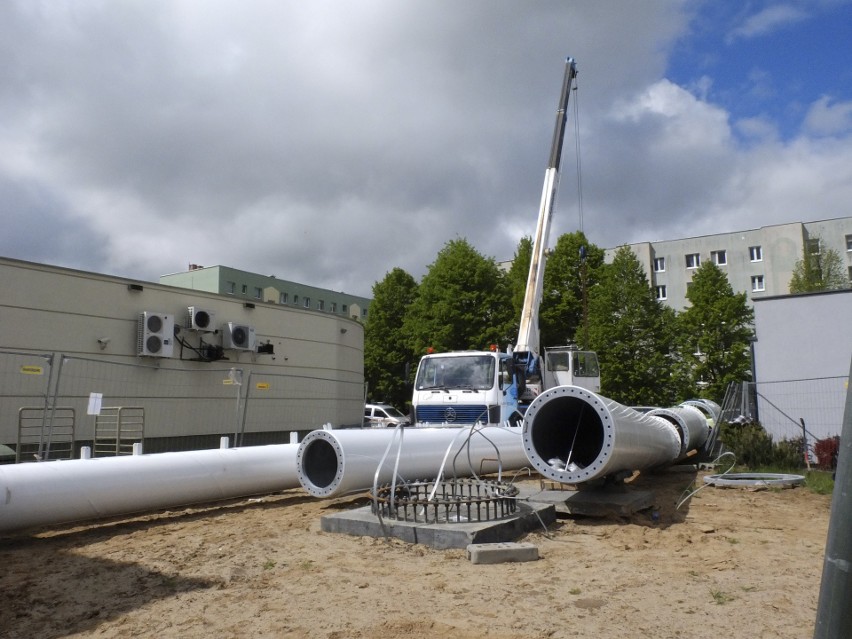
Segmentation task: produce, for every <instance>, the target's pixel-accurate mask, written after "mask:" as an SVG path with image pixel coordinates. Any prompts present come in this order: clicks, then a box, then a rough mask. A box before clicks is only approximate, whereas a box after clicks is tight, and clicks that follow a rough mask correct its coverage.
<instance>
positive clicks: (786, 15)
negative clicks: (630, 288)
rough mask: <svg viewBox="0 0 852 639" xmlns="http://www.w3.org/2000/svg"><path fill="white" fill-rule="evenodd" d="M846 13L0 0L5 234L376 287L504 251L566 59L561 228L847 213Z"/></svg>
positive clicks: (46, 253) (701, 230) (172, 268)
mask: <svg viewBox="0 0 852 639" xmlns="http://www.w3.org/2000/svg"><path fill="white" fill-rule="evenodd" d="M850 24H852V4H850V1H849V0H787V1H783V2H772V1H768V0H750V1H749V2H718V1H716V0H707V1H706V2H704V1H700V0H693V1H689V2H681V1H676V0H643V1H641V2H634V1H628V0H602V1H597V2H594V1H591V0H588V1H586V0H560V1H557V0H551V1H542V2H509V1H508V0H466V1H464V2H462V1H458V0H407V1H404V2H403V1H400V0H334V1H332V0H311V1H310V2H306V1H297V0H239V1H238V0H230V1H226V0H121V1H108V0H76V1H72V0H68V1H63V0H50V1H48V0H43V1H38V0H4V1H3V2H2V3H0V215H2V221H3V226H2V229H3V230H2V232H1V233H0V255H2V256H6V257H13V258H19V259H24V260H30V261H34V262H44V263H48V264H56V265H61V266H68V267H72V268H78V269H83V270H89V271H96V272H99V273H107V274H113V275H121V276H125V277H131V278H135V279H141V280H151V281H156V280H157V279H158V278H159V276H160V275H161V274H164V273H172V272H177V271H182V270H186V268H187V265H188V264H189V263H197V264H202V265H207V266H210V265H215V264H221V265H226V266H232V267H235V268H240V269H244V270H248V271H253V272H258V273H264V274H269V275H276V276H277V277H279V278H283V279H290V280H295V281H299V282H303V283H306V284H312V285H316V286H322V287H326V288H331V289H335V290H343V291H346V292H349V293H353V294H358V295H370V294H371V288H372V285H373V284H374V283H375V282H376V281H378V280H381V279H382V278H383V277H384V276H385V274H386V273H387V272H388V271H389V270H390V269H392V268H394V267H396V266H399V267H402V268H404V269H405V270H407V271H408V272H409V273H411V274H412V275H413V276H415V277H416V278H419V277H420V276H422V275H423V273H424V272H425V271H426V269H427V267H428V265H429V264H430V263H431V262H432V261H433V260H434V258H435V256H436V254H437V252H438V251H439V250H440V249H441V247H442V246H443V245H444V244H445V243H446V242H447V241H448V240H451V239H453V238H460V237H461V238H466V239H467V240H468V241H470V243H471V244H472V245H474V246H475V247H476V248H477V249H478V250H479V251H480V252H481V253H483V254H485V255H489V256H492V257H495V258H496V259H498V260H504V259H511V257H512V255H513V253H514V249H515V247H516V245H517V242H518V240H519V239H520V238H521V236H523V235H531V234H532V232H533V230H534V226H535V221H536V216H537V214H538V205H539V197H540V194H541V186H542V181H543V178H544V169H545V165H546V162H547V158H548V155H549V150H550V148H549V147H550V140H551V135H552V131H553V124H554V112H555V108H556V103H557V100H558V97H559V89H560V87H561V82H562V76H563V71H564V60H565V58H566V56H569V55H570V56H573V57H574V58H575V59H576V60H577V66H578V69H579V78H578V91H577V92H576V94H575V95H574V96H573V97H572V104H571V106H570V107H569V110H570V116H569V134H568V137H567V138H566V143H565V155H564V159H563V165H562V181H561V187H560V191H559V201H558V205H557V209H556V213H555V219H554V228H553V230H552V233H551V240H554V239H555V237H556V236H557V235H558V234H561V233H564V232H570V231H574V230H577V229H580V228H582V230H583V231H585V233H586V234H587V235H588V237H589V239H590V240H591V241H592V242H594V243H595V244H597V245H598V246H601V247H613V246H618V245H620V244H623V243H630V242H636V241H653V240H663V239H675V238H680V237H687V236H693V235H702V234H706V233H715V232H724V231H735V230H739V229H746V228H757V227H760V226H764V225H769V224H779V223H786V222H792V221H808V220H819V219H827V218H833V217H843V216H849V215H852V38H850V37H849V25H850ZM575 107H576V111H575ZM575 127H576V131H577V132H578V136H577V135H575V133H574V131H575ZM577 137H579V141H578V140H577ZM578 156H579V158H580V162H579V163H578V162H577V157H578ZM578 164H579V167H580V168H579V170H578ZM580 194H581V195H582V197H580Z"/></svg>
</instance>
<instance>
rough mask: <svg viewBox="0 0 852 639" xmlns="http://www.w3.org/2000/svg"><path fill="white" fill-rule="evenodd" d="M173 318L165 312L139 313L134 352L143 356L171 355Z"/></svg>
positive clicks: (173, 332) (173, 338)
mask: <svg viewBox="0 0 852 639" xmlns="http://www.w3.org/2000/svg"><path fill="white" fill-rule="evenodd" d="M174 340H175V318H174V316H173V315H168V314H166V313H153V312H151V311H145V312H144V313H139V323H138V325H137V330H136V354H137V355H139V356H144V357H171V356H172V351H173V350H174Z"/></svg>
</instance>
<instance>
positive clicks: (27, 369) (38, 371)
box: [21, 366, 44, 375]
mask: <svg viewBox="0 0 852 639" xmlns="http://www.w3.org/2000/svg"><path fill="white" fill-rule="evenodd" d="M21 373H23V374H24V375H44V368H42V367H41V366H21Z"/></svg>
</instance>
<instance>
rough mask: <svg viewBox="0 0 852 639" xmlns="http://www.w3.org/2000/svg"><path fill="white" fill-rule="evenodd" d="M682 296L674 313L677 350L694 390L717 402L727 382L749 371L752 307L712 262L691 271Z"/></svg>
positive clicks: (742, 377)
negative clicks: (678, 335)
mask: <svg viewBox="0 0 852 639" xmlns="http://www.w3.org/2000/svg"><path fill="white" fill-rule="evenodd" d="M686 298H687V299H688V300H689V302H690V306H689V307H688V308H686V309H685V310H684V311H683V312H682V313H681V314H680V315H679V324H680V327H681V340H682V341H681V355H682V357H683V359H684V361H685V362H686V363H687V364H688V365H689V368H690V370H691V371H692V380H693V384H694V385H695V386H697V387H698V388H700V391H699V394H700V395H701V396H703V397H707V398H708V399H713V400H714V401H716V402H719V403H721V402H722V399H723V398H724V396H725V389H726V388H727V387H728V384H729V383H730V382H738V381H742V380H744V379H746V378H747V377H748V376H749V375H750V373H751V359H750V342H751V339H752V336H753V334H754V331H753V329H752V321H753V320H754V311H753V310H752V309H751V307H750V306H749V305H748V299H747V297H746V294H745V293H734V291H733V289H732V288H731V285H730V283H729V282H728V278H727V276H726V275H725V273H723V272H722V270H721V269H720V268H719V267H718V266H716V265H715V264H713V263H712V262H705V263H704V264H702V265H701V267H700V268H698V270H696V271H695V273H694V274H693V276H692V284H691V285H690V286H689V287H688V288H687V291H686Z"/></svg>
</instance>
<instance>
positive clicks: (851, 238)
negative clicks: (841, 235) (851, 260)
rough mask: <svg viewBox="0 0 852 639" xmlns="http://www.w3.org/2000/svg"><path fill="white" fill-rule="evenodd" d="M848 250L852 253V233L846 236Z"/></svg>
mask: <svg viewBox="0 0 852 639" xmlns="http://www.w3.org/2000/svg"><path fill="white" fill-rule="evenodd" d="M846 252H847V253H852V235H847V236H846Z"/></svg>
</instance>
